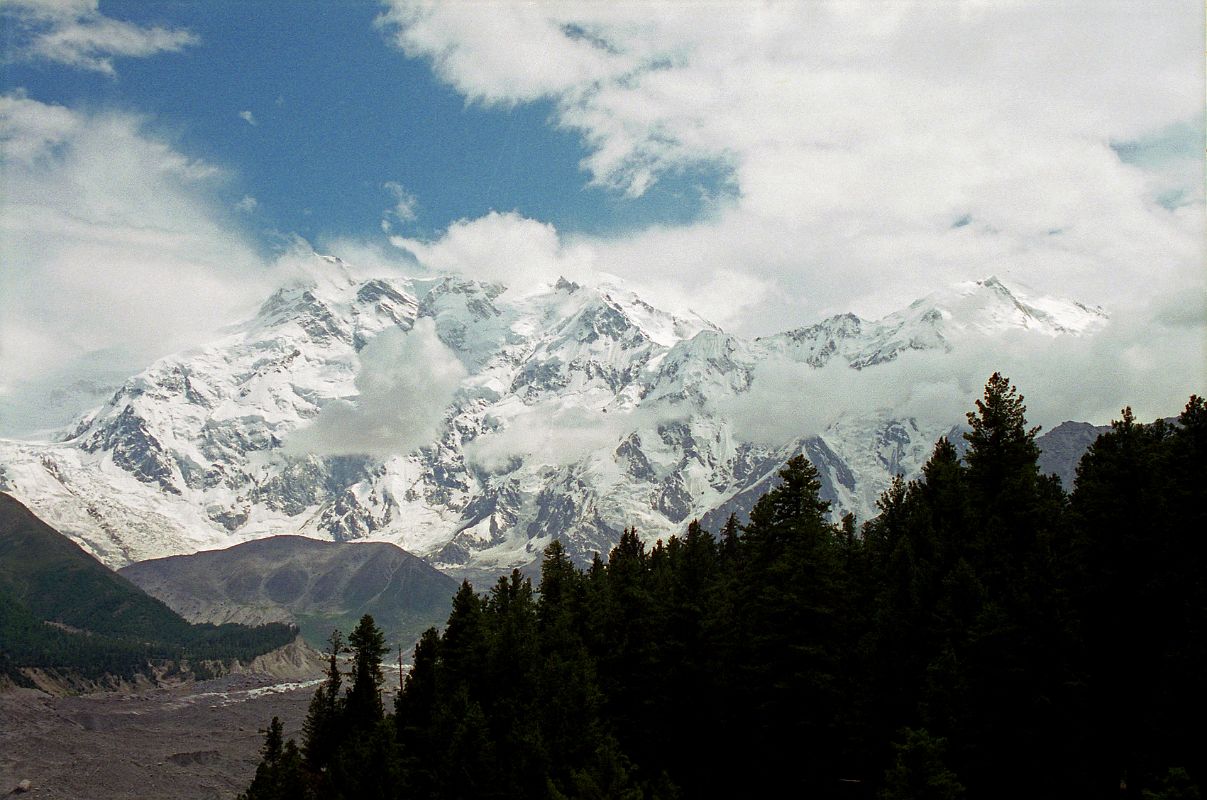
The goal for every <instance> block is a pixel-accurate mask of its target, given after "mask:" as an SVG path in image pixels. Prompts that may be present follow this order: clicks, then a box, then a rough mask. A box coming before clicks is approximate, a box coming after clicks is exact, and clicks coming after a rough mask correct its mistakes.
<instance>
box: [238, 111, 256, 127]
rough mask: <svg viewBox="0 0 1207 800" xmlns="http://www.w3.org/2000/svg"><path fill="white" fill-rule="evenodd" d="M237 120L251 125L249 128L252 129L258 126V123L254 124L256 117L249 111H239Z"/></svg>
mask: <svg viewBox="0 0 1207 800" xmlns="http://www.w3.org/2000/svg"><path fill="white" fill-rule="evenodd" d="M239 119H241V120H243V121H244V122H246V123H247V124H248V125H251V126H253V127H254V126H255V125H258V124H259V123H258V122H256V115H255V114H253V113H251V112H250V111H240V112H239Z"/></svg>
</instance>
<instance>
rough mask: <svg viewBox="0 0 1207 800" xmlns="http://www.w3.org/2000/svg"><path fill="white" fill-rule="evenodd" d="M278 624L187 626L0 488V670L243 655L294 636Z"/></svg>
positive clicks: (100, 673)
mask: <svg viewBox="0 0 1207 800" xmlns="http://www.w3.org/2000/svg"><path fill="white" fill-rule="evenodd" d="M295 635H296V632H295V631H294V629H292V628H291V627H289V626H287V625H266V626H262V627H258V628H249V627H246V626H243V625H190V624H189V623H188V622H186V621H185V620H184V619H183V618H182V617H180V615H178V614H176V613H175V612H174V611H172V610H171V609H170V608H168V607H167V606H166V605H164V604H163V603H161V602H160V601H158V600H156V599H155V598H153V597H150V596H149V595H147V594H146V593H144V592H143V591H142V590H141V589H139V588H138V587H137V586H135V585H134V584H132V583H130V582H129V581H128V580H126V579H125V578H123V577H121V576H120V575H118V574H116V573H115V572H113V571H112V570H110V569H109V568H108V567H106V566H104V565H103V564H101V563H100V562H99V561H97V560H96V559H94V558H93V557H92V556H90V555H88V554H87V553H85V552H84V551H83V550H82V549H81V548H80V547H79V545H77V544H75V543H74V542H72V541H71V540H70V539H68V538H67V537H65V536H63V535H62V534H60V533H59V532H58V531H56V530H54V529H53V528H51V527H50V526H49V525H47V524H46V523H44V522H42V520H40V519H38V518H37V517H36V516H34V514H32V513H31V512H30V511H29V509H27V508H25V506H23V505H21V504H20V503H19V502H17V501H16V500H14V499H13V498H12V497H10V496H8V495H6V494H3V493H0V674H2V675H8V677H10V678H11V679H14V680H16V681H18V682H24V680H25V679H24V677H23V675H22V673H21V671H20V670H21V668H38V669H47V670H53V671H56V672H58V673H61V674H63V675H64V676H71V675H75V676H80V677H84V678H91V679H100V678H104V677H106V676H111V677H119V678H126V679H129V678H132V677H133V676H134V675H135V674H139V673H143V674H150V673H151V672H152V671H153V670H154V669H155V667H156V665H160V666H162V665H164V664H166V663H168V662H171V664H172V665H173V666H175V667H179V666H180V662H181V661H182V660H183V659H190V660H191V661H192V662H193V667H194V670H196V669H200V668H201V667H200V662H202V661H212V660H221V661H229V660H230V659H249V658H252V657H254V656H257V655H259V654H261V653H264V652H267V651H269V650H273V649H275V648H277V647H281V646H282V645H285V644H288V643H289V642H290V641H292V640H293V638H294V636H295Z"/></svg>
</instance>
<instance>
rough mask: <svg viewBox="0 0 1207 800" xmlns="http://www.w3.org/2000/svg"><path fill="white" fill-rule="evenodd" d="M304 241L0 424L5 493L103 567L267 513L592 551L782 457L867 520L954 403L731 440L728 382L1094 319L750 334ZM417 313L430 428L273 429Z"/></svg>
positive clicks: (937, 306)
mask: <svg viewBox="0 0 1207 800" xmlns="http://www.w3.org/2000/svg"><path fill="white" fill-rule="evenodd" d="M315 258H316V260H317V263H318V264H319V265H320V266H323V267H324V268H325V270H326V271H325V273H324V278H323V279H322V280H321V281H311V282H301V283H298V284H295V285H290V286H287V287H285V288H282V289H281V290H280V291H278V292H276V293H275V294H274V295H272V296H271V297H270V298H268V299H267V300H266V301H265V302H264V304H263V305H262V307H261V308H260V311H259V313H258V314H257V315H256V316H255V317H254V318H253V319H250V320H248V321H247V322H246V323H244V324H242V325H240V326H238V327H237V328H235V329H232V330H230V331H229V332H228V333H227V334H226V335H225V336H223V337H222V338H220V339H218V340H217V341H213V342H211V343H210V344H208V345H207V346H205V347H202V348H200V349H197V350H191V351H188V352H183V353H178V354H176V355H173V356H169V357H167V358H163V359H161V360H159V361H157V362H156V363H154V364H152V365H151V366H150V367H149V368H147V369H146V370H145V371H143V372H142V373H140V374H138V375H136V376H134V377H132V378H130V379H129V380H127V381H126V382H125V383H124V385H122V387H121V388H120V389H119V390H118V391H117V392H116V393H115V394H114V395H113V396H112V398H110V399H109V401H108V402H107V403H106V404H105V405H103V406H102V407H100V408H98V409H96V410H95V411H94V412H92V413H90V414H88V415H87V416H86V417H85V418H83V419H82V420H80V421H79V423H78V424H77V425H75V426H73V427H72V429H71V430H69V431H66V432H64V434H63V437H62V441H59V442H55V443H27V442H15V441H0V489H3V490H4V491H7V492H10V493H12V494H13V495H15V496H16V497H18V498H19V499H20V500H21V501H22V502H23V503H26V504H27V505H28V506H29V507H30V508H31V509H32V510H33V511H34V512H35V513H37V514H38V515H39V516H40V517H42V518H43V519H45V520H46V521H47V522H48V523H49V524H51V525H53V526H54V527H55V528H57V529H59V530H61V531H63V532H64V533H65V534H67V535H69V536H71V537H73V538H74V539H76V540H77V541H78V542H80V544H82V545H83V546H84V547H85V548H87V549H88V550H89V551H91V552H93V553H95V554H96V555H97V556H98V557H99V558H100V559H101V560H103V561H104V562H105V563H107V564H109V565H110V566H113V567H120V566H122V565H125V564H128V563H130V562H133V561H139V560H143V559H147V558H153V557H159V556H165V555H172V554H177V553H188V552H193V551H196V550H199V549H210V548H217V547H225V546H229V545H232V544H235V543H238V542H241V541H246V540H249V539H255V538H259V537H264V536H268V535H272V534H281V533H301V534H304V535H307V536H312V537H316V538H322V539H334V540H338V541H348V540H358V539H371V540H383V541H390V542H394V543H396V544H398V545H400V546H402V547H403V548H404V549H407V550H409V551H412V552H414V553H417V554H420V555H423V556H425V557H427V558H428V559H429V560H431V561H432V562H433V563H435V564H437V565H438V566H443V567H445V568H458V567H462V568H470V569H488V570H489V569H499V568H507V567H510V566H515V565H523V564H527V563H529V562H531V561H532V560H533V559H534V558H537V557H539V554H540V552H541V550H542V549H543V548H544V546H545V545H546V544H548V543H549V541H550V540H551V539H552V538H553V537H554V536H559V537H560V538H561V539H562V541H563V542H564V543H565V544H566V545H567V547H568V548H569V549H570V551H571V552H572V553H573V554H574V555H575V556H576V557H578V558H580V559H589V558H590V556H591V554H592V553H593V552H595V551H603V552H606V551H607V550H608V549H609V548H610V546H611V545H612V544H613V543H614V542H615V541H616V540H617V539H618V538H619V535H620V532H621V530H622V529H623V528H625V527H628V526H636V527H637V529H638V530H639V531H640V532H642V533H643V534H645V535H646V536H648V537H651V538H652V537H656V536H661V535H666V534H669V533H672V532H676V531H679V530H681V529H682V528H683V527H684V526H685V525H686V523H687V522H688V521H689V520H691V519H692V518H693V517H697V516H702V515H705V514H706V513H707V512H710V511H713V512H714V513H712V514H711V515H709V516H708V517H707V521H708V523H709V524H712V525H716V524H718V522H719V520H720V519H721V517H722V516H723V515H724V514H727V513H728V510H729V509H737V510H741V509H744V508H748V507H749V504H750V503H751V502H752V501H753V498H754V497H756V496H757V494H758V493H760V492H761V491H763V490H764V489H765V488H767V486H768V483H769V481H771V480H773V479H774V475H775V472H776V471H777V470H778V468H779V467H780V466H781V465H782V464H783V462H784V461H785V460H786V459H787V458H788V457H790V456H791V455H794V454H795V453H798V452H804V453H806V454H807V455H808V456H809V457H810V458H811V459H812V460H813V462H814V463H815V464H816V466H817V467H818V469H819V471H820V473H821V476H822V480H823V495H824V496H825V497H827V498H828V499H830V500H831V501H833V502H834V504H835V512H836V513H838V514H841V513H845V512H847V511H851V512H854V513H856V514H857V515H858V516H859V517H860V518H861V519H866V518H868V517H869V516H870V515H871V513H873V512H874V509H875V500H876V498H877V497H878V496H879V494H880V492H882V491H883V490H884V488H885V487H886V486H887V485H888V482H889V480H890V479H891V477H892V476H893V475H894V474H897V473H903V474H905V475H906V476H907V477H910V476H912V475H914V474H916V472H917V470H918V468H919V467H920V466H921V464H922V463H923V462H924V461H925V459H926V458H927V456H928V455H929V453H930V450H931V447H932V445H933V443H934V441H935V440H936V439H937V438H938V436H940V435H943V434H945V433H947V432H948V431H949V430H950V424H951V421H949V422H948V424H947V425H946V426H938V425H934V424H931V425H929V426H928V425H927V424H924V423H921V422H919V421H918V420H916V419H913V418H910V417H904V418H896V417H895V416H894V415H893V414H891V413H890V414H884V413H878V414H863V415H850V416H845V417H842V418H840V419H838V420H837V421H835V422H833V423H832V424H831V425H829V426H828V427H827V428H826V429H825V430H824V431H822V432H821V433H820V434H819V435H812V436H797V437H792V436H788V437H785V438H784V440H783V441H776V442H774V443H772V444H771V445H768V444H766V443H765V442H764V443H754V442H752V441H746V440H744V438H743V437H742V436H741V435H740V433H739V431H741V430H743V429H744V427H743V426H741V425H737V424H735V423H736V422H737V420H736V418H735V415H736V414H738V413H740V412H739V411H736V410H735V409H739V408H741V403H740V402H739V403H735V400H738V401H740V400H741V399H742V398H743V397H744V396H746V395H747V393H748V392H750V390H751V387H752V383H753V382H754V381H755V380H756V376H757V375H758V374H759V369H760V365H763V364H765V363H768V362H769V361H772V360H775V361H777V362H780V363H783V362H787V363H791V364H797V365H801V368H809V369H813V368H823V367H826V366H827V365H830V364H831V362H835V364H837V365H845V366H843V367H842V368H843V369H853V370H869V369H875V368H877V367H878V366H879V365H882V364H886V363H890V362H892V361H894V360H895V359H897V358H898V357H899V356H901V355H902V354H903V353H907V352H909V351H933V352H935V353H942V352H944V351H946V350H949V349H950V348H951V346H952V342H953V341H956V340H958V339H959V337H961V336H964V335H966V334H968V332H970V331H971V332H975V333H979V334H985V333H989V334H992V333H993V332H994V331H997V330H1004V329H1023V330H1028V331H1032V332H1034V333H1036V334H1037V335H1047V336H1061V335H1076V334H1079V333H1084V332H1086V331H1089V330H1092V329H1093V328H1094V327H1095V326H1097V325H1099V324H1100V323H1101V322H1102V321H1103V320H1104V316H1103V314H1102V312H1101V311H1099V310H1096V309H1088V308H1085V307H1083V306H1080V305H1077V304H1075V303H1068V302H1064V301H1057V300H1052V299H1049V298H1040V299H1029V298H1025V297H1023V296H1022V295H1020V294H1019V293H1018V292H1012V291H1011V290H1010V289H1008V288H1007V287H1005V286H1004V285H1003V284H1001V283H1000V282H999V281H997V280H996V279H992V278H991V279H988V280H985V281H981V282H975V283H968V284H963V285H960V286H957V287H953V288H952V289H950V290H946V291H943V292H939V293H936V294H934V295H931V296H929V297H927V298H924V299H922V300H919V301H917V302H915V303H913V304H912V305H910V306H909V307H908V308H906V309H904V310H902V311H900V312H897V313H895V314H891V315H889V316H887V317H884V318H883V319H880V320H876V321H865V320H861V319H859V318H858V317H855V316H853V315H849V314H848V315H841V316H837V317H833V318H831V319H828V320H825V321H824V322H821V323H819V324H817V325H813V326H811V327H806V328H800V329H797V330H794V331H789V332H786V333H783V334H779V335H777V336H773V337H767V338H764V339H758V340H746V339H742V338H739V337H736V336H733V335H730V334H728V333H725V332H724V331H722V330H720V329H719V328H717V327H716V326H714V325H711V324H709V323H708V322H706V321H704V320H702V319H700V318H698V317H678V316H675V315H672V314H669V313H666V312H663V311H661V310H659V309H656V308H654V307H652V306H650V305H649V304H647V303H645V302H644V301H642V300H641V299H640V298H639V297H637V296H636V295H634V294H633V293H631V292H628V291H626V290H624V289H622V288H617V287H609V286H598V287H588V286H579V285H576V284H573V283H569V282H566V281H559V282H558V283H557V284H555V285H553V286H550V287H548V288H547V289H546V290H544V291H541V292H536V293H531V294H526V295H519V294H516V293H514V292H508V291H506V289H505V287H503V286H499V285H493V284H485V283H479V282H475V281H469V280H465V279H463V278H457V277H448V278H441V279H430V278H429V279H422V280H420V279H415V280H405V279H397V278H389V279H387V278H377V279H371V280H366V279H363V278H354V277H352V275H351V273H350V272H349V271H348V270H347V269H345V266H344V265H343V264H342V262H340V261H339V260H338V259H334V258H331V257H326V256H316V257H315ZM425 317H426V318H430V319H431V320H432V321H433V322H434V325H435V330H436V333H437V335H438V336H439V339H440V341H441V342H443V344H444V345H445V347H446V348H447V350H448V351H449V353H448V357H450V358H456V359H459V360H460V361H461V363H462V365H463V367H464V370H465V374H466V375H467V377H466V378H465V380H464V381H463V382H462V383H461V386H460V388H459V390H458V391H457V393H456V394H455V396H454V398H453V400H452V402H451V403H450V404H449V406H448V407H447V409H446V411H445V414H444V418H443V420H444V421H443V424H442V427H441V432H440V434H439V436H438V437H437V438H435V439H433V440H432V441H430V442H429V443H427V444H426V445H424V446H421V447H419V448H417V449H416V450H415V451H414V452H410V453H396V454H392V455H388V456H386V457H380V456H373V457H370V456H364V455H345V456H337V457H317V456H314V455H308V454H306V453H298V452H295V451H294V450H292V449H290V450H287V449H286V447H285V445H286V443H287V442H288V440H289V438H290V436H291V434H293V433H294V432H295V431H299V430H302V429H304V428H306V427H307V426H310V425H312V424H313V423H314V420H315V419H316V418H317V417H318V416H319V414H320V412H322V410H323V409H324V407H325V406H327V405H329V404H331V403H332V402H333V401H337V400H347V401H352V402H353V403H355V402H356V399H357V393H358V388H357V384H356V382H355V381H356V378H357V376H358V370H360V369H361V367H362V364H361V359H360V357H359V354H360V353H361V351H362V350H363V348H364V347H365V346H366V344H368V343H369V342H370V341H372V340H373V338H374V337H375V336H377V335H378V334H380V333H382V332H383V331H386V330H390V329H394V328H397V329H401V330H402V331H410V330H411V328H412V327H413V326H414V325H415V323H416V321H417V320H418V319H420V318H425ZM831 368H832V367H831ZM800 402H802V403H808V402H809V398H808V397H807V396H803V397H801V398H800ZM717 509H721V511H720V512H717V511H716V510H717Z"/></svg>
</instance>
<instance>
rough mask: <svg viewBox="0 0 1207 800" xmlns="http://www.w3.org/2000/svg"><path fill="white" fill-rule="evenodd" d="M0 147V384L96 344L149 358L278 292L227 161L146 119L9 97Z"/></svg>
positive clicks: (39, 372) (97, 348)
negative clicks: (232, 191)
mask: <svg viewBox="0 0 1207 800" xmlns="http://www.w3.org/2000/svg"><path fill="white" fill-rule="evenodd" d="M0 151H2V156H3V161H4V182H5V191H4V199H3V213H0V263H3V264H4V269H3V270H0V393H2V392H7V391H10V390H11V389H12V388H13V387H14V386H16V385H19V384H23V383H28V382H30V381H36V380H38V379H40V378H41V377H42V376H45V375H46V374H49V373H55V372H58V371H61V369H62V368H63V367H64V366H65V365H67V364H70V363H72V362H75V361H77V359H80V358H81V357H85V356H87V354H91V353H101V352H105V353H106V354H107V355H105V356H104V358H112V357H116V356H115V354H119V355H120V356H121V358H122V359H123V360H124V362H126V363H131V364H140V365H145V364H146V363H147V362H148V361H149V360H150V359H151V358H154V357H156V356H159V355H162V354H165V353H168V352H172V351H173V350H175V349H177V348H179V347H182V346H185V345H188V344H193V343H195V342H196V341H197V338H198V337H202V336H204V335H205V334H206V332H209V331H212V330H214V329H215V328H217V327H218V326H220V325H222V324H225V323H228V322H230V321H232V320H233V319H237V318H239V317H240V316H242V315H243V314H245V313H247V312H248V311H249V310H254V308H255V303H257V302H259V301H260V300H261V299H262V297H263V295H264V294H266V293H267V291H268V290H269V286H270V280H271V279H270V276H269V274H268V273H269V269H268V267H267V266H266V265H265V264H264V263H263V262H262V261H261V259H260V258H259V257H258V256H257V255H256V254H255V252H254V249H253V248H252V246H251V245H250V244H248V243H247V242H245V241H244V239H243V237H241V236H240V234H239V232H238V229H237V227H235V226H234V225H233V224H232V222H231V219H230V218H228V214H229V213H230V211H229V206H228V205H227V202H224V201H222V200H221V198H220V196H219V195H220V189H221V187H222V185H223V181H224V180H225V177H224V175H223V173H222V171H221V170H219V169H217V168H216V167H214V166H213V165H210V164H207V163H205V162H201V161H198V160H195V159H191V158H189V157H187V156H185V155H183V154H181V153H180V152H178V151H177V150H175V149H174V148H173V147H172V146H171V145H170V144H168V143H166V142H164V141H162V140H161V139H158V138H156V137H154V136H152V135H149V134H148V133H147V132H146V131H145V130H144V121H143V120H142V119H140V118H138V117H134V116H131V115H127V114H117V113H100V114H87V113H81V112H78V111H74V110H71V109H68V108H64V107H62V106H55V105H49V104H45V103H41V102H38V101H36V100H32V99H30V98H28V97H25V96H24V95H22V94H10V95H3V96H0ZM199 298H204V301H203V302H198V299H199ZM101 357H102V356H100V355H98V356H97V358H101ZM94 366H95V365H94Z"/></svg>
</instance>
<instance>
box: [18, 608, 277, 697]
mask: <svg viewBox="0 0 1207 800" xmlns="http://www.w3.org/2000/svg"><path fill="white" fill-rule="evenodd" d="M296 636H297V631H296V629H294V628H293V627H292V626H289V625H282V624H279V623H273V624H270V625H262V626H259V627H255V628H250V627H247V626H244V625H235V624H224V625H210V624H203V625H189V624H187V623H186V624H185V625H183V626H179V625H170V626H167V627H166V628H165V629H163V630H154V629H152V630H149V631H143V632H140V635H137V636H134V635H129V634H122V633H120V632H113V633H107V634H102V633H95V632H92V631H88V630H82V629H76V628H74V627H73V626H66V625H61V624H59V625H56V624H54V623H52V622H49V621H47V620H44V619H41V618H40V617H38V616H36V615H35V614H33V613H32V612H30V610H29V609H28V608H26V607H25V606H24V605H22V604H21V603H19V602H17V601H16V600H15V599H14V598H12V597H11V596H7V595H6V594H5V593H4V592H3V591H0V675H3V676H7V677H8V678H9V679H10V680H12V681H14V682H15V683H16V684H18V685H31V682H30V681H29V679H28V678H27V677H26V676H25V675H24V674H23V673H22V669H28V668H34V669H40V670H47V671H50V672H52V673H55V674H58V675H61V676H63V677H66V678H74V677H80V678H85V679H89V680H105V679H109V678H118V679H122V680H132V679H134V678H135V677H136V676H138V675H152V674H154V672H155V671H156V670H157V669H164V668H169V669H170V671H180V670H182V669H183V668H184V667H185V666H186V665H187V669H188V671H189V672H190V673H191V674H193V675H194V676H195V677H199V678H206V677H211V676H212V674H213V670H212V668H211V667H210V665H208V664H207V663H205V662H222V663H229V662H231V661H233V660H239V661H247V660H250V659H252V658H255V657H256V656H258V655H260V654H261V653H266V652H268V651H270V650H275V649H276V648H278V647H284V646H285V645H287V644H289V643H290V642H291V641H293V640H294V638H295V637H296Z"/></svg>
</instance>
